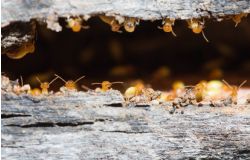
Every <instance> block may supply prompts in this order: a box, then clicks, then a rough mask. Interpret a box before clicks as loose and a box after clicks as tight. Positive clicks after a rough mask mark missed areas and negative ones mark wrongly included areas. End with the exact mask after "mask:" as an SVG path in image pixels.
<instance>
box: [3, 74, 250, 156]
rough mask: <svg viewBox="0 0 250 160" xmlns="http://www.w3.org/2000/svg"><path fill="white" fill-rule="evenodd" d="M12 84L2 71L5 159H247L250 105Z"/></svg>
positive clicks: (249, 153)
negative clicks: (38, 91)
mask: <svg viewBox="0 0 250 160" xmlns="http://www.w3.org/2000/svg"><path fill="white" fill-rule="evenodd" d="M14 85H17V82H14V81H10V80H9V79H8V78H7V77H4V76H2V86H1V87H2V92H1V97H2V102H1V106H2V110H1V111H2V115H1V116H2V158H3V159H20V158H22V159H44V158H50V159H82V158H83V157H84V159H93V158H94V159H192V158H198V159H199V158H205V159H206V158H212V159H221V158H226V159H239V158H241V159H245V158H248V157H249V156H250V150H249V148H250V130H249V128H250V123H249V122H250V105H249V104H244V105H239V104H238V105H236V106H231V105H228V106H227V107H211V106H208V105H203V106H202V107H199V106H196V105H191V104H189V105H186V107H181V108H179V109H177V108H176V107H175V106H174V103H177V102H173V103H156V102H155V101H154V100H151V101H150V103H149V101H148V103H145V104H144V105H137V104H136V103H132V102H131V103H130V104H128V102H125V100H124V98H123V95H122V94H121V93H120V92H119V91H116V90H112V89H111V90H107V91H105V92H104V91H88V92H78V91H69V90H65V91H64V92H58V93H56V94H54V93H49V94H46V95H40V96H32V95H29V94H26V93H21V94H16V93H14V92H13V91H12V89H13V86H14ZM245 93H247V92H244V91H243V93H241V94H245ZM141 98H143V97H141ZM144 98H145V97H144ZM191 101H192V99H191ZM182 103H183V101H182V99H181V98H180V100H179V101H178V103H177V104H178V105H181V104H182ZM177 104H176V105H177Z"/></svg>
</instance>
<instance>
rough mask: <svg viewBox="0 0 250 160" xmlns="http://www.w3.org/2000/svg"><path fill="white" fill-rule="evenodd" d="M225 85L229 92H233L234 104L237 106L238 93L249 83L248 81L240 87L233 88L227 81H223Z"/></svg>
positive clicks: (231, 94)
mask: <svg viewBox="0 0 250 160" xmlns="http://www.w3.org/2000/svg"><path fill="white" fill-rule="evenodd" d="M222 82H223V83H225V85H226V86H227V87H228V88H229V90H230V91H231V93H230V96H231V98H232V102H233V103H234V104H237V101H238V91H239V89H240V88H241V87H242V86H243V85H244V84H245V83H246V82H247V80H245V81H243V82H242V83H241V84H240V85H239V87H237V86H231V85H230V84H228V83H227V82H226V81H225V80H222Z"/></svg>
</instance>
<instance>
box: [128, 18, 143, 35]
mask: <svg viewBox="0 0 250 160" xmlns="http://www.w3.org/2000/svg"><path fill="white" fill-rule="evenodd" d="M139 22H140V20H139V19H137V18H133V17H128V18H125V21H124V29H125V30H126V31H127V32H134V31H135V27H136V26H137V25H139Z"/></svg>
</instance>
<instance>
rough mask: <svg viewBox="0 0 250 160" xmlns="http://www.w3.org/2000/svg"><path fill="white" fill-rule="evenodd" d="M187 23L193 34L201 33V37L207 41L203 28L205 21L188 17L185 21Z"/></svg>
mask: <svg viewBox="0 0 250 160" xmlns="http://www.w3.org/2000/svg"><path fill="white" fill-rule="evenodd" d="M187 23H188V28H190V29H192V31H193V33H195V34H200V33H201V34H202V36H203V38H204V39H205V40H206V41H207V42H209V41H208V39H207V37H206V36H205V34H204V32H203V29H204V28H205V26H204V25H205V21H204V20H203V22H201V21H199V20H198V19H190V20H188V21H187Z"/></svg>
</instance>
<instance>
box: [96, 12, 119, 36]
mask: <svg viewBox="0 0 250 160" xmlns="http://www.w3.org/2000/svg"><path fill="white" fill-rule="evenodd" d="M99 17H100V19H101V20H102V21H103V22H105V23H107V24H109V25H110V26H111V30H112V31H113V32H118V33H122V31H120V28H121V25H120V24H119V22H118V21H117V20H116V19H115V17H109V16H104V15H100V16H99Z"/></svg>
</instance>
